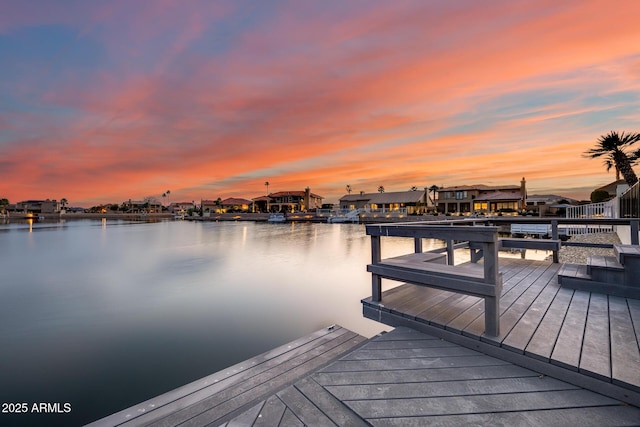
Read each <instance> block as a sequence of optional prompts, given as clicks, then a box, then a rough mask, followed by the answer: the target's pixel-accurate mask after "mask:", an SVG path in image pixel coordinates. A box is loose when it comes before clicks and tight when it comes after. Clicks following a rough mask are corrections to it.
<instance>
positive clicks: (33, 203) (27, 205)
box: [7, 199, 60, 215]
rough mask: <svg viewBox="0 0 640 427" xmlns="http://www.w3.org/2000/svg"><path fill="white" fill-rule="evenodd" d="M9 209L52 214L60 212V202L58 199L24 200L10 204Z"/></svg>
mask: <svg viewBox="0 0 640 427" xmlns="http://www.w3.org/2000/svg"><path fill="white" fill-rule="evenodd" d="M7 210H8V211H14V212H24V213H31V214H38V215H44V214H52V213H58V212H60V203H58V202H57V201H56V200H49V199H46V200H24V201H22V202H18V203H16V204H15V205H8V206H7Z"/></svg>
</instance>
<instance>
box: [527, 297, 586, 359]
mask: <svg viewBox="0 0 640 427" xmlns="http://www.w3.org/2000/svg"><path fill="white" fill-rule="evenodd" d="M556 290H557V293H556V296H555V298H554V299H553V301H552V302H551V306H550V307H549V309H548V310H547V312H546V313H545V315H544V317H543V318H542V321H541V322H540V325H539V326H538V328H537V329H536V332H535V333H534V334H533V337H532V338H531V340H530V341H529V344H527V346H526V347H525V349H524V353H525V354H526V355H528V356H531V357H534V358H540V359H542V360H549V359H550V358H551V353H552V352H553V347H554V346H555V345H556V342H557V340H558V334H559V333H560V328H562V322H563V321H564V318H565V317H566V315H567V310H568V309H569V304H570V303H571V299H572V298H573V292H574V291H573V289H567V288H559V289H558V288H557V287H556Z"/></svg>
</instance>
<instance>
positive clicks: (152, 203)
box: [122, 198, 162, 213]
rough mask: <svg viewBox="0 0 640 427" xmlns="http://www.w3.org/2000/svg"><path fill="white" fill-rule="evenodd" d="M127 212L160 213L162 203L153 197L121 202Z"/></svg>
mask: <svg viewBox="0 0 640 427" xmlns="http://www.w3.org/2000/svg"><path fill="white" fill-rule="evenodd" d="M122 204H123V205H126V206H127V208H128V210H129V212H132V213H160V212H162V203H160V201H159V200H157V199H154V198H146V199H144V200H131V199H129V201H128V202H123V203H122Z"/></svg>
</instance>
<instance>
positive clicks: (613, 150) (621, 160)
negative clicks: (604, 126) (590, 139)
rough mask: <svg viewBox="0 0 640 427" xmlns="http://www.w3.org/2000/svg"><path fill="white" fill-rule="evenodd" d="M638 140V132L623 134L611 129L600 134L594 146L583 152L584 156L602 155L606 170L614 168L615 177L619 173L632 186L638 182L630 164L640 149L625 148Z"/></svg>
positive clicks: (636, 160)
mask: <svg viewBox="0 0 640 427" xmlns="http://www.w3.org/2000/svg"><path fill="white" fill-rule="evenodd" d="M638 141H640V133H629V134H625V133H624V132H622V133H621V134H618V132H614V131H611V132H609V133H608V134H607V135H604V136H601V137H600V139H598V142H597V144H596V146H595V147H594V148H591V149H590V150H587V151H585V152H584V156H585V157H588V158H591V159H595V158H596V157H604V165H605V166H606V167H607V171H609V170H611V168H612V167H615V169H616V179H620V174H622V177H623V178H624V180H625V182H626V183H627V184H628V185H629V186H632V185H634V184H635V183H636V182H638V177H637V176H636V174H635V172H634V171H633V169H632V166H633V165H635V164H636V163H637V162H638V159H640V150H636V151H633V152H628V151H627V148H628V147H630V146H631V145H633V144H635V143H636V142H638Z"/></svg>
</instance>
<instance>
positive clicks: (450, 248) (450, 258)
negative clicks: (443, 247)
mask: <svg viewBox="0 0 640 427" xmlns="http://www.w3.org/2000/svg"><path fill="white" fill-rule="evenodd" d="M453 252H454V248H453V240H451V239H449V240H447V264H449V265H454V259H453Z"/></svg>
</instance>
